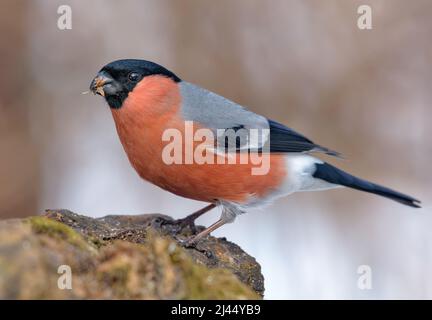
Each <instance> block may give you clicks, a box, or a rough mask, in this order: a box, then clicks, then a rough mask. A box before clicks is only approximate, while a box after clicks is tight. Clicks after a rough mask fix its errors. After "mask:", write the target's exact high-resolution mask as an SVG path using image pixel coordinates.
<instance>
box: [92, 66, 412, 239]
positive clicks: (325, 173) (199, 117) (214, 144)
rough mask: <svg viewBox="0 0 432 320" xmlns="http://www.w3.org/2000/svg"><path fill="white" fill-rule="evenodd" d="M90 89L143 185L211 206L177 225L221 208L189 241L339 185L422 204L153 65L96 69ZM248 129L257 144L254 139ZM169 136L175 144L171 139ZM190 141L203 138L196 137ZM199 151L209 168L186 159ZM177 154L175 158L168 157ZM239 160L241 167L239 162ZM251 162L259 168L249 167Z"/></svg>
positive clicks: (199, 161)
mask: <svg viewBox="0 0 432 320" xmlns="http://www.w3.org/2000/svg"><path fill="white" fill-rule="evenodd" d="M90 90H91V91H92V92H93V93H96V94H100V95H102V96H103V97H105V100H106V101H107V103H108V105H109V106H110V109H111V112H112V115H113V118H114V122H115V125H116V128H117V132H118V135H119V137H120V140H121V143H122V145H123V147H124V149H125V151H126V153H127V156H128V158H129V160H130V162H131V164H132V166H133V167H134V168H135V170H136V171H137V172H138V174H139V175H140V176H141V177H142V178H143V179H145V180H147V181H149V182H151V183H153V184H155V185H157V186H159V187H161V188H163V189H165V190H167V191H170V192H172V193H175V194H177V195H180V196H183V197H186V198H190V199H195V200H200V201H205V202H209V203H210V205H208V206H207V207H205V208H203V209H202V210H199V211H198V212H196V213H194V214H192V215H191V216H189V217H187V218H185V219H183V220H182V222H185V221H186V222H187V223H191V222H193V220H194V219H196V218H197V217H198V216H200V215H201V214H203V213H205V212H207V211H208V210H210V209H211V208H213V207H215V206H221V207H222V215H221V218H220V219H219V220H218V221H217V222H216V223H215V224H213V225H212V226H210V227H209V228H207V229H206V230H205V231H203V232H201V233H200V234H198V235H197V236H195V238H193V239H192V240H191V242H195V241H196V240H198V239H199V238H201V237H203V236H205V235H207V234H208V233H210V232H211V231H213V230H215V229H216V228H218V227H220V226H221V225H223V224H225V223H227V222H232V221H233V220H234V219H235V217H236V216H237V215H238V214H240V213H243V212H245V211H246V210H247V209H248V208H250V207H253V206H260V205H263V204H266V203H269V202H271V201H272V200H274V199H276V198H278V197H281V196H285V195H288V194H290V193H293V192H298V191H311V190H325V189H331V188H336V187H340V186H345V187H350V188H354V189H357V190H362V191H366V192H370V193H374V194H378V195H381V196H384V197H387V198H390V199H392V200H395V201H398V202H400V203H403V204H405V205H408V206H411V207H419V203H420V202H419V201H418V200H416V199H414V198H412V197H410V196H407V195H404V194H402V193H399V192H396V191H393V190H391V189H388V188H386V187H382V186H379V185H377V184H374V183H371V182H368V181H365V180H362V179H359V178H356V177H354V176H352V175H350V174H348V173H346V172H344V171H342V170H340V169H337V168H335V167H334V166H332V165H330V164H328V163H325V162H323V161H321V160H319V159H317V158H315V157H313V156H311V155H310V153H313V152H318V153H319V152H322V153H327V154H330V155H335V156H337V155H338V153H336V152H334V151H331V150H330V149H327V148H324V147H322V146H319V145H317V144H315V143H313V142H312V141H311V140H309V139H308V138H306V137H304V136H303V135H301V134H299V133H297V132H295V131H294V130H292V129H290V128H288V127H286V126H284V125H282V124H280V123H278V122H276V121H273V120H270V119H267V118H265V117H263V116H261V115H258V114H256V113H253V112H251V111H249V110H247V109H246V108H244V107H242V106H240V105H239V104H236V103H234V102H232V101H230V100H228V99H226V98H224V97H222V96H219V95H217V94H215V93H213V92H210V91H208V90H205V89H203V88H201V87H199V86H196V85H194V84H191V83H189V82H186V81H183V80H181V79H180V78H179V77H177V76H176V75H175V74H174V73H173V72H171V71H169V70H167V69H165V68H164V67H162V66H160V65H158V64H156V63H153V62H150V61H145V60H135V59H126V60H118V61H114V62H111V63H109V64H107V65H106V66H104V67H103V68H102V69H101V70H100V71H99V73H98V74H97V76H96V77H95V78H94V79H93V81H92V83H91V85H90ZM188 130H189V131H190V132H189V133H188V132H187V131H188ZM254 130H255V132H254V134H256V135H257V136H258V138H256V137H255V138H254V139H252V133H253V131H254ZM171 133H172V134H171ZM174 133H177V134H180V135H181V140H177V141H174V140H175V139H174V138H175V137H174ZM228 133H229V135H228ZM212 134H213V135H212ZM196 135H198V137H201V139H194V138H195V137H196ZM230 135H231V136H232V135H234V140H230V138H231V137H230ZM188 136H189V139H188ZM204 136H205V137H207V138H208V139H207V140H209V139H211V138H212V137H213V140H212V141H207V140H206V139H204ZM167 137H168V138H167ZM191 137H192V138H191ZM242 138H244V139H242ZM233 141H234V142H233ZM169 144H171V145H170V146H168V145H169ZM173 144H174V145H173ZM175 144H177V145H175ZM203 146H204V147H203ZM168 147H170V149H169V152H168V153H167V148H168ZM197 148H201V149H200V150H201V151H200V152H198V155H201V156H203V157H204V160H206V159H207V160H208V159H213V160H214V161H213V163H212V161H203V159H196V158H195V155H196V153H194V152H192V154H187V150H193V151H195V150H197ZM175 152H177V153H180V154H176V155H173V154H172V153H175ZM242 154H243V155H244V154H246V157H245V158H244V159H246V161H243V162H241V161H240V157H241V155H242ZM164 156H165V158H166V157H168V158H169V159H168V161H167V159H165V158H164ZM253 156H256V157H255V160H256V159H258V160H260V161H261V162H259V161H258V162H257V161H255V162H253V159H252V157H253ZM260 157H261V158H260ZM173 159H175V160H173ZM228 160H230V161H228ZM263 161H267V163H266V164H265V166H266V167H267V168H262V169H263V170H264V171H263V172H261V173H258V174H254V173H253V170H254V168H255V169H257V168H258V167H259V166H262V167H264V163H263Z"/></svg>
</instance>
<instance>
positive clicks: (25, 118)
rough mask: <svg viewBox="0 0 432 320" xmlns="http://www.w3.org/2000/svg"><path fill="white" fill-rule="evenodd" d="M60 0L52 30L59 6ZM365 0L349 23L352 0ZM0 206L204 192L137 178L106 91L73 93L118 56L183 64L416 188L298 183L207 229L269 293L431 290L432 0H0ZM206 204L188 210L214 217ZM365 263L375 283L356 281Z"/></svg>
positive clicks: (125, 203)
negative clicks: (398, 195)
mask: <svg viewBox="0 0 432 320" xmlns="http://www.w3.org/2000/svg"><path fill="white" fill-rule="evenodd" d="M65 4H66V5H69V6H70V7H71V8H72V29H71V30H59V29H58V27H57V20H58V18H59V16H60V15H59V14H57V9H58V7H59V6H60V5H65ZM362 4H368V5H370V6H371V7H372V15H373V20H372V23H373V29H372V30H359V29H358V27H357V18H358V16H359V15H358V14H357V8H358V6H359V5H362ZM0 6H1V10H0V34H1V39H2V42H1V44H0V53H1V62H2V63H1V65H2V67H1V76H0V148H1V154H2V156H1V158H0V176H1V184H0V217H1V218H8V217H20V216H27V215H34V214H37V213H41V212H43V210H44V209H46V208H67V209H70V210H72V211H75V212H77V213H81V214H85V215H90V216H95V217H97V216H103V215H107V214H139V213H151V212H160V213H164V214H168V215H172V216H173V217H175V218H180V217H183V216H185V215H186V214H189V213H190V212H192V211H194V210H196V209H198V208H200V207H202V206H203V204H202V203H199V202H195V201H191V200H188V199H183V198H179V197H177V196H174V195H172V194H169V193H167V192H165V191H163V190H161V189H158V188H157V187H155V186H152V185H150V184H148V183H146V182H144V181H142V180H141V179H140V178H139V177H138V175H137V174H136V173H135V172H134V171H133V169H132V167H131V166H130V165H129V163H128V160H127V158H126V155H125V154H124V152H123V149H122V147H121V145H120V142H119V139H118V137H117V134H116V132H115V128H114V124H113V120H112V117H111V114H110V112H109V110H108V107H107V105H106V104H105V102H104V101H103V99H102V98H100V97H95V96H92V95H81V92H82V91H85V90H87V88H88V85H89V83H90V81H91V79H92V78H93V76H94V75H95V73H96V72H97V71H98V70H99V69H100V68H101V67H102V66H103V65H104V64H106V63H108V62H110V61H112V60H115V59H120V58H142V59H147V60H151V61H154V62H157V63H160V64H162V65H164V66H166V67H167V68H168V69H171V70H173V71H174V72H175V73H176V74H177V75H179V76H180V77H181V78H183V79H185V80H187V81H190V82H193V83H196V84H198V85H200V86H202V87H205V88H207V89H210V90H212V91H214V92H216V93H219V94H221V95H223V96H225V97H228V98H230V99H232V100H234V101H236V102H238V103H240V104H242V105H246V106H248V107H249V108H250V109H251V110H253V111H256V112H260V113H262V114H264V115H265V116H267V117H270V118H274V119H277V120H278V121H280V122H282V123H285V124H286V125H288V126H290V127H292V128H294V129H296V130H297V131H300V132H301V133H303V134H305V135H306V136H307V137H310V138H311V139H313V140H314V141H316V142H317V143H319V144H322V145H324V146H327V147H329V148H332V149H334V150H337V151H340V152H342V154H344V155H345V157H346V158H347V160H344V161H338V160H331V162H332V163H335V162H336V163H337V165H338V166H339V167H341V168H343V169H345V170H347V171H349V172H351V173H354V174H356V175H359V176H362V177H364V178H367V179H370V180H372V181H376V182H380V183H382V184H384V185H387V186H390V187H392V188H394V189H396V190H400V191H402V192H406V193H408V194H410V195H413V196H415V197H417V198H419V199H421V200H422V201H423V206H424V208H422V209H418V210H414V209H412V208H409V207H405V206H402V205H400V204H397V203H396V202H393V201H389V200H386V199H384V198H381V197H377V196H373V195H369V194H366V193H361V192H356V191H352V190H348V189H341V190H332V191H325V192H320V193H302V194H295V195H292V196H289V197H286V198H283V199H281V200H279V201H278V202H276V203H275V204H273V205H272V206H270V207H268V208H265V209H263V210H256V211H251V212H249V213H248V214H246V215H242V216H240V217H239V218H238V219H237V220H236V221H235V223H233V224H230V225H227V226H225V227H223V228H221V229H220V230H218V231H217V232H215V235H217V236H226V237H227V238H228V239H229V240H231V241H233V242H236V243H237V244H239V245H240V246H241V247H242V248H243V249H245V250H246V251H247V252H248V253H250V254H251V255H252V256H254V257H255V258H256V259H257V260H258V262H259V263H260V264H261V266H262V269H263V273H264V276H265V278H266V282H265V284H266V296H265V297H266V298H267V299H272V298H274V299H292V298H294V299H303V298H317V299H321V298H337V299H351V298H356V299H363V298H371V299H383V298H408V299H415V298H429V299H430V298H432V272H431V270H432V236H431V227H432V217H431V213H432V206H431V204H430V203H431V200H432V174H431V172H430V162H431V158H432V143H431V137H432V126H431V125H430V119H431V117H432V106H431V101H432V67H431V65H432V64H431V62H432V42H431V36H432V19H431V15H432V2H431V1H428V0H415V1H403V0H381V1H366V0H364V1H346V0H327V1H317V0H309V1H305V0H272V1H263V0H235V1H232V0H219V1H211V0H209V1H203V0H202V1H193V0H187V1H186V0H181V1H179V0H172V1H161V0H152V1H132V0H126V1H103V0H95V1H86V2H84V1H69V0H62V1H53V0H49V1H48V0H45V1H43V0H35V1H30V0H28V1H25V0H13V1H12V0H10V1H9V0H2V1H1V3H0ZM218 215H219V213H218V212H217V211H212V212H211V213H209V214H208V215H206V216H204V217H203V218H201V219H200V220H199V222H200V223H201V224H204V225H208V224H210V223H212V222H214V221H215V220H216V219H217V218H218ZM360 265H369V266H370V267H371V269H372V289H370V290H360V289H359V288H358V286H357V281H358V278H359V276H360V275H359V274H358V273H357V269H358V267H359V266H360Z"/></svg>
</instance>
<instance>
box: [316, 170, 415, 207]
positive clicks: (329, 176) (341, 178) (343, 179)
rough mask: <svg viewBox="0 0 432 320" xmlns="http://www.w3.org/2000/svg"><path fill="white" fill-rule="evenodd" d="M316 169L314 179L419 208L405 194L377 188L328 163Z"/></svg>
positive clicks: (377, 186) (380, 187) (413, 200)
mask: <svg viewBox="0 0 432 320" xmlns="http://www.w3.org/2000/svg"><path fill="white" fill-rule="evenodd" d="M316 168H317V169H316V171H315V173H314V174H313V177H315V178H318V179H321V180H324V181H327V182H330V183H333V184H339V185H342V186H346V187H350V188H353V189H357V190H361V191H366V192H370V193H375V194H378V195H380V196H383V197H386V198H389V199H392V200H394V201H397V202H400V203H403V204H405V205H407V206H410V207H414V208H420V201H419V200H417V199H414V198H412V197H410V196H407V195H406V194H402V193H400V192H397V191H394V190H391V189H389V188H386V187H382V186H379V185H377V184H374V183H372V182H369V181H366V180H362V179H359V178H356V177H354V176H352V175H350V174H348V173H346V172H344V171H342V170H340V169H338V168H336V167H333V166H332V165H330V164H328V163H322V164H318V163H317V164H316Z"/></svg>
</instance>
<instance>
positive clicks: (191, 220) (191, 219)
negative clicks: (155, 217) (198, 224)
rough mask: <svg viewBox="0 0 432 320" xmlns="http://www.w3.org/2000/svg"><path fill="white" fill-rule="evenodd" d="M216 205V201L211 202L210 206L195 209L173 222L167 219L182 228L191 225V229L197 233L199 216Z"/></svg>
mask: <svg viewBox="0 0 432 320" xmlns="http://www.w3.org/2000/svg"><path fill="white" fill-rule="evenodd" d="M215 207H216V205H215V204H214V203H211V204H209V205H208V206H206V207H204V208H202V209H200V210H198V211H195V212H194V213H192V214H190V215H188V216H187V217H185V218H182V219H177V220H174V221H172V222H168V221H167V223H168V224H175V225H179V226H180V227H182V228H183V227H187V226H189V228H190V229H191V231H192V232H194V233H195V231H196V228H195V220H196V219H198V218H199V217H201V216H202V215H203V214H204V213H206V212H208V211H210V210H211V209H213V208H215Z"/></svg>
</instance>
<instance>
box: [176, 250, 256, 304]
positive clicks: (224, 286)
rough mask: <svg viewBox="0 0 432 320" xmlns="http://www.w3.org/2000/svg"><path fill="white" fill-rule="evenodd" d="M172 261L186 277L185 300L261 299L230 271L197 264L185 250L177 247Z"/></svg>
mask: <svg viewBox="0 0 432 320" xmlns="http://www.w3.org/2000/svg"><path fill="white" fill-rule="evenodd" d="M171 259H172V263H174V264H176V265H177V266H178V267H179V268H180V269H181V271H182V273H183V276H184V280H185V285H186V291H185V294H184V296H183V297H182V298H183V299H261V297H260V296H259V295H258V294H257V293H255V292H254V291H253V290H252V289H251V288H249V287H248V286H246V285H245V284H243V283H242V282H241V281H240V280H239V279H238V278H237V277H236V276H235V275H234V274H232V273H231V272H230V271H229V270H225V269H209V268H207V267H206V266H204V265H200V264H197V263H195V262H193V261H192V259H191V258H190V257H189V255H188V254H187V253H186V251H185V250H184V249H183V248H179V247H178V246H177V248H176V250H174V252H172V253H171Z"/></svg>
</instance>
